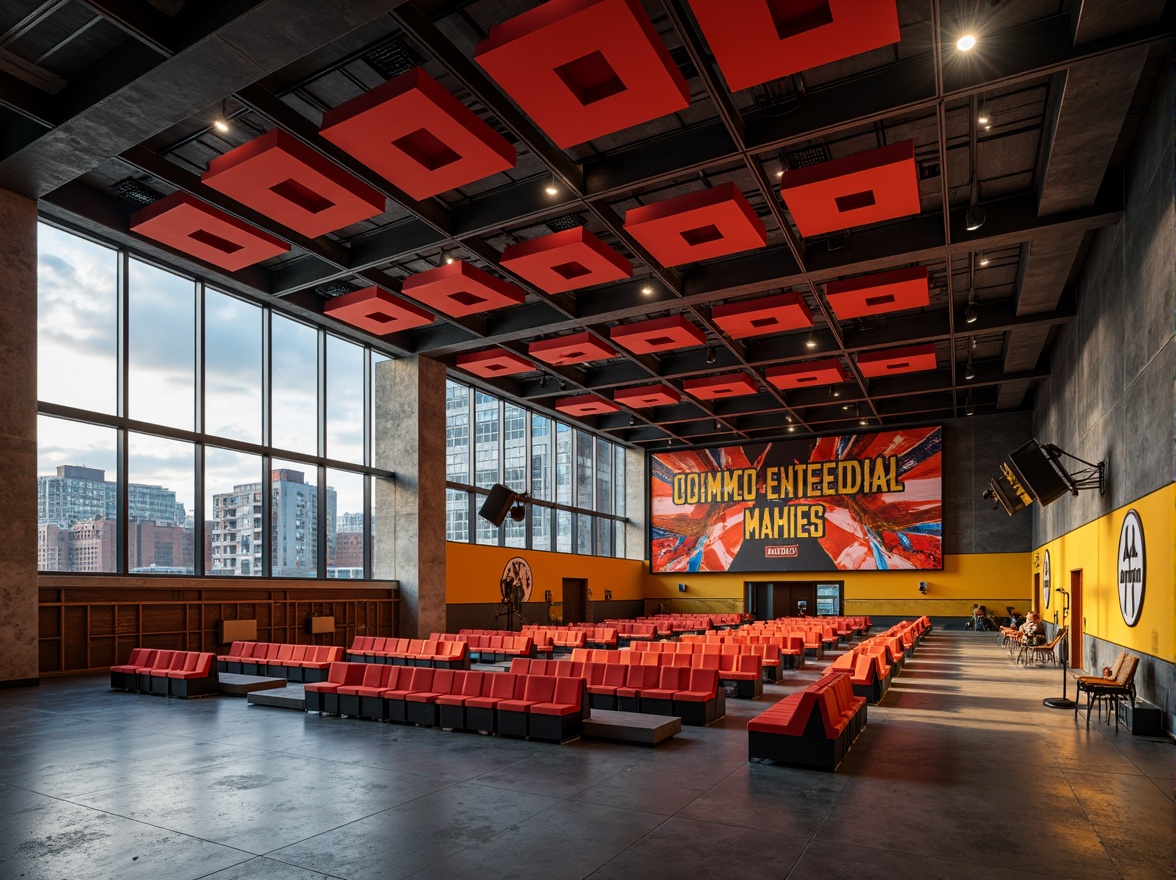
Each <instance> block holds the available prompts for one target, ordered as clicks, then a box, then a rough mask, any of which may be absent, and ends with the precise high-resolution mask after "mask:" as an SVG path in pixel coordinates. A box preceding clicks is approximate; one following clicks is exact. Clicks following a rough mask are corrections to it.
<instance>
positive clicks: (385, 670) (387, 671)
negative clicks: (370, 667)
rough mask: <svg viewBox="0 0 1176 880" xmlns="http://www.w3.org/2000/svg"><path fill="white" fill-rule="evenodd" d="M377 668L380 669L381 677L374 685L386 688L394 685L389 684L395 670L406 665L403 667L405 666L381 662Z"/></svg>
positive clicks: (382, 688)
mask: <svg viewBox="0 0 1176 880" xmlns="http://www.w3.org/2000/svg"><path fill="white" fill-rule="evenodd" d="M376 668H377V669H379V670H380V679H379V681H377V682H376V683H375V684H374V685H373V687H377V688H379V689H380V690H384V689H386V688H390V687H392V685H391V684H389V682H391V681H392V672H393V670H396V669H404V668H405V667H403V666H386V665H384V664H381V665H379V666H377V667H376Z"/></svg>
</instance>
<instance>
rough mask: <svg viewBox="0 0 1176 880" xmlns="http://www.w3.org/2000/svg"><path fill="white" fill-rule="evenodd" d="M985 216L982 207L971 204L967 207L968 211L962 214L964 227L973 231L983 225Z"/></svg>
mask: <svg viewBox="0 0 1176 880" xmlns="http://www.w3.org/2000/svg"><path fill="white" fill-rule="evenodd" d="M986 219H987V218H986V217H985V216H984V209H983V208H981V207H980V206H979V205H973V206H972V207H970V208H968V213H966V214H965V215H964V228H965V229H966V230H968V232H975V231H976V230H977V229H979V228H980V227H981V226H983V225H984V221H985V220H986Z"/></svg>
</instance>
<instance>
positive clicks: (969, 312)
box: [964, 290, 980, 324]
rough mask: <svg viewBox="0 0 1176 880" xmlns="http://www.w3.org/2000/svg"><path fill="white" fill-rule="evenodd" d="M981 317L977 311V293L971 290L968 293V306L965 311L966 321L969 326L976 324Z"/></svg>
mask: <svg viewBox="0 0 1176 880" xmlns="http://www.w3.org/2000/svg"><path fill="white" fill-rule="evenodd" d="M979 317H980V313H979V312H977V311H976V293H975V291H971V290H970V291H968V305H967V307H966V308H965V309H964V320H965V321H967V322H968V323H969V324H975V323H976V319H977V318H979Z"/></svg>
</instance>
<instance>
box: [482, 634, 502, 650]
mask: <svg viewBox="0 0 1176 880" xmlns="http://www.w3.org/2000/svg"><path fill="white" fill-rule="evenodd" d="M486 647H488V648H489V649H490V650H491V651H499V650H501V649H502V636H490V644H489V645H487V646H486Z"/></svg>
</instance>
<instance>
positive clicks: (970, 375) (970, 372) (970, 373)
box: [964, 355, 976, 380]
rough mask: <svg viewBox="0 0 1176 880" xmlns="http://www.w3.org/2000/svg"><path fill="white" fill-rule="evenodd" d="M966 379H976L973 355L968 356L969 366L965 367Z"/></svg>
mask: <svg viewBox="0 0 1176 880" xmlns="http://www.w3.org/2000/svg"><path fill="white" fill-rule="evenodd" d="M964 378H965V379H969V380H971V379H975V378H976V367H975V366H973V365H972V356H971V355H968V365H967V366H966V367H964Z"/></svg>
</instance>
